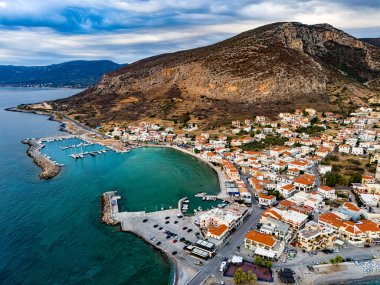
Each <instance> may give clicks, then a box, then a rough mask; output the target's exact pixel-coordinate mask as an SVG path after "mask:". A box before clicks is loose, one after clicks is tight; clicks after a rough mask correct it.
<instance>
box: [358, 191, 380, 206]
mask: <svg viewBox="0 0 380 285" xmlns="http://www.w3.org/2000/svg"><path fill="white" fill-rule="evenodd" d="M360 200H362V201H363V203H364V205H366V206H367V207H377V205H378V204H379V196H378V195H373V194H365V193H362V194H360Z"/></svg>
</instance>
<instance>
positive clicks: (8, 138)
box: [0, 88, 218, 284]
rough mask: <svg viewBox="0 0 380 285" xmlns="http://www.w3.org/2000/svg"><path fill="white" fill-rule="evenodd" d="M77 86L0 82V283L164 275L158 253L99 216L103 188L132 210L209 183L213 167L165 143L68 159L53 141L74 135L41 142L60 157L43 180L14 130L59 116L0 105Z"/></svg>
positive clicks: (40, 130) (38, 126)
mask: <svg viewBox="0 0 380 285" xmlns="http://www.w3.org/2000/svg"><path fill="white" fill-rule="evenodd" d="M76 92H77V90H70V89H27V88H1V89H0V195H1V196H0V197H1V198H0V232H1V236H0V283H1V284H168V283H170V280H171V274H172V272H171V265H170V263H169V262H168V260H167V258H166V257H165V256H163V255H161V254H160V253H158V252H157V251H155V250H153V249H152V248H151V247H149V246H148V245H147V244H145V243H144V242H143V241H141V240H140V239H138V238H136V237H135V236H133V235H132V234H127V233H121V232H118V231H117V228H113V227H109V226H106V225H103V224H101V223H100V222H99V215H100V209H101V208H100V195H101V193H103V192H104V191H107V190H110V189H112V190H118V191H119V193H120V194H121V195H122V197H123V200H122V202H121V207H122V208H123V209H124V210H130V211H134V210H144V209H145V210H147V211H153V210H155V209H156V207H157V208H161V207H162V206H163V207H164V208H167V207H169V206H173V207H175V206H176V204H177V201H178V199H179V198H182V197H183V196H188V197H189V198H190V197H191V200H192V202H193V204H194V205H195V206H197V205H198V204H199V205H205V204H202V203H205V202H202V201H200V200H195V199H196V198H193V195H194V194H195V193H197V192H200V191H201V192H208V193H215V192H216V191H217V189H218V182H217V177H216V175H215V174H214V173H213V171H212V170H211V169H210V168H209V167H207V165H205V164H203V163H202V162H200V161H198V160H197V159H195V158H193V157H190V156H187V155H184V154H182V153H180V152H177V151H174V150H171V149H147V148H144V149H137V150H134V151H131V152H129V153H125V154H118V153H114V152H108V153H107V154H102V155H99V156H97V157H91V156H88V157H85V158H84V159H81V160H74V159H72V158H70V157H69V154H70V150H65V151H64V150H61V149H60V148H59V146H62V145H65V144H71V143H72V142H73V141H61V142H58V143H49V144H48V145H47V146H46V148H45V149H44V151H45V152H46V153H48V154H49V155H50V156H52V158H53V159H55V160H57V161H58V162H60V163H64V164H66V166H65V167H63V169H62V172H61V173H60V174H59V175H58V176H57V177H55V178H53V179H52V180H48V181H46V180H40V179H39V178H38V174H39V172H40V169H39V168H38V167H36V166H35V165H34V163H33V162H32V160H31V159H30V158H29V157H28V156H27V155H26V153H25V152H26V146H25V145H22V144H21V143H20V140H22V139H24V138H26V137H41V136H48V135H53V134H58V133H59V131H58V123H56V122H51V121H48V120H47V118H46V117H44V116H37V115H33V114H23V113H15V112H6V111H4V110H3V109H4V108H5V107H10V106H15V105H17V104H20V103H25V102H32V101H34V102H37V101H41V100H48V99H54V98H62V97H65V96H69V95H71V94H73V93H76ZM74 142H75V141H74ZM92 147H96V146H92ZM197 203H198V204H197Z"/></svg>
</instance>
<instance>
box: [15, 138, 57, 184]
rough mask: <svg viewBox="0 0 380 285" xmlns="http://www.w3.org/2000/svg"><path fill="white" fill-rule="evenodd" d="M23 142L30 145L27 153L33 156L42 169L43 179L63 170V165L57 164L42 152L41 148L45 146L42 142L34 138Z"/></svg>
mask: <svg viewBox="0 0 380 285" xmlns="http://www.w3.org/2000/svg"><path fill="white" fill-rule="evenodd" d="M22 143H23V144H27V145H29V149H28V151H27V154H28V155H29V156H30V157H32V158H33V161H34V163H35V164H37V165H38V166H39V167H40V168H41V169H42V172H41V173H40V174H39V177H40V178H41V179H50V178H53V177H55V176H56V175H58V173H59V172H60V171H61V166H59V165H57V164H55V163H54V162H52V161H51V160H50V159H48V158H47V157H45V156H44V155H43V154H42V153H41V151H40V150H41V148H42V147H43V144H42V143H40V142H39V141H38V140H33V139H31V140H30V139H27V140H23V141H22Z"/></svg>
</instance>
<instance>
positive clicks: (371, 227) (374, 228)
mask: <svg viewBox="0 0 380 285" xmlns="http://www.w3.org/2000/svg"><path fill="white" fill-rule="evenodd" d="M356 226H357V227H358V228H359V229H360V230H361V231H363V232H380V228H379V226H378V225H377V224H376V223H374V222H372V221H369V220H361V221H360V222H359V223H357V224H356Z"/></svg>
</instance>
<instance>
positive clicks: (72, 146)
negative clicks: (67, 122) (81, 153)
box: [60, 143, 94, 150]
mask: <svg viewBox="0 0 380 285" xmlns="http://www.w3.org/2000/svg"><path fill="white" fill-rule="evenodd" d="M93 144H94V143H79V144H73V145H68V146H61V147H60V148H61V149H62V150H65V149H70V148H78V147H83V146H90V145H93Z"/></svg>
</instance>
